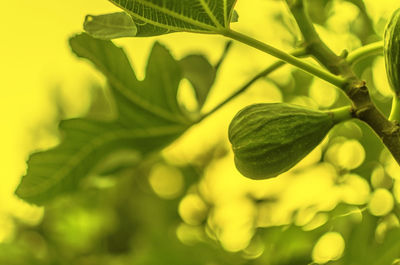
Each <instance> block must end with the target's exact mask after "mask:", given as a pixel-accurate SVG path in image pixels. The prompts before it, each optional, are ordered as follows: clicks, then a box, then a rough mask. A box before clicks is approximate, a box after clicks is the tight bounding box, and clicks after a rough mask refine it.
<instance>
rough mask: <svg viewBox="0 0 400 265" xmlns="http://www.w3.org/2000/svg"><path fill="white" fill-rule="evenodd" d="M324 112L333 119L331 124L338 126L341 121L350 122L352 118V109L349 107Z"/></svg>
mask: <svg viewBox="0 0 400 265" xmlns="http://www.w3.org/2000/svg"><path fill="white" fill-rule="evenodd" d="M326 112H328V113H330V114H331V115H332V118H333V123H334V124H338V123H340V122H343V121H347V120H350V119H352V118H354V112H353V108H352V107H351V106H346V107H340V108H337V109H331V110H327V111H326Z"/></svg>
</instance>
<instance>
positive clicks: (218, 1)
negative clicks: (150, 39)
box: [110, 0, 236, 36]
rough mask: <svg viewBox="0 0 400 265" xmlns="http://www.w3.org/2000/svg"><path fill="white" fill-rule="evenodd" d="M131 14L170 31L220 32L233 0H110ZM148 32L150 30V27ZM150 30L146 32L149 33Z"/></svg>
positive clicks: (227, 24)
mask: <svg viewBox="0 0 400 265" xmlns="http://www.w3.org/2000/svg"><path fill="white" fill-rule="evenodd" d="M110 2H112V3H113V4H115V5H116V6H118V7H120V8H122V9H123V10H125V11H126V12H128V13H129V14H130V15H132V17H134V18H135V19H138V20H140V21H143V22H144V23H149V24H151V25H153V26H155V29H156V31H155V33H156V34H155V35H158V34H159V30H158V28H163V29H165V30H166V32H165V33H168V32H170V31H189V32H200V33H219V32H221V31H224V30H225V29H227V28H229V24H230V23H231V20H232V17H233V20H235V19H236V16H234V15H233V13H234V12H233V8H234V6H235V3H236V0H208V1H205V0H168V1H164V0H110ZM147 33H150V32H149V31H148V32H147ZM150 35H151V34H149V36H150Z"/></svg>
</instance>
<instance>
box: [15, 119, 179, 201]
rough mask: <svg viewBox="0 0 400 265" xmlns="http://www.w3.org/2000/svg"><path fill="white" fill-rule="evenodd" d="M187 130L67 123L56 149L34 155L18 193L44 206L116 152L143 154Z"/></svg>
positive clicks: (173, 127)
mask: <svg viewBox="0 0 400 265" xmlns="http://www.w3.org/2000/svg"><path fill="white" fill-rule="evenodd" d="M184 129H185V128H182V127H180V126H170V127H166V126H164V127H160V128H127V127H124V126H123V125H122V124H120V123H118V122H110V123H106V122H100V121H93V120H88V119H73V120H66V121H63V122H62V123H61V124H60V130H61V132H62V133H63V134H64V135H65V137H64V138H63V139H62V143H61V144H60V145H58V146H57V147H55V148H53V149H50V150H47V151H44V152H39V153H35V154H33V155H31V157H30V158H29V160H28V173H27V175H26V176H24V178H23V179H22V181H21V184H20V185H19V187H18V189H17V191H16V194H17V195H18V196H19V197H21V198H22V199H24V200H26V201H29V202H32V203H35V204H42V203H44V202H45V201H47V200H49V199H51V198H53V197H55V196H57V195H59V194H61V193H65V192H68V191H73V190H74V189H76V188H77V186H78V184H79V181H80V180H81V179H82V178H83V177H85V176H86V175H88V174H89V173H90V172H91V170H92V169H93V168H94V167H95V166H96V165H97V164H98V163H99V162H100V161H101V160H102V158H104V157H105V156H106V155H108V154H110V153H111V152H113V151H116V150H120V149H127V148H132V149H135V150H138V151H140V152H141V153H142V154H146V153H148V152H151V151H154V150H157V149H159V148H161V147H163V146H165V144H166V143H169V142H171V141H172V140H174V139H175V138H176V136H177V135H179V134H180V133H182V132H183V131H184Z"/></svg>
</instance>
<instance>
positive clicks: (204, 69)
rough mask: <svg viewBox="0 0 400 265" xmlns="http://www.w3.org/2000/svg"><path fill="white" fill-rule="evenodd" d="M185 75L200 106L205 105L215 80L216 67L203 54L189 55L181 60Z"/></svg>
mask: <svg viewBox="0 0 400 265" xmlns="http://www.w3.org/2000/svg"><path fill="white" fill-rule="evenodd" d="M180 64H181V66H182V70H183V75H184V77H185V78H186V79H187V80H189V82H190V83H191V84H192V86H193V88H194V91H195V95H196V99H197V102H198V107H199V109H201V107H203V105H204V103H205V101H206V99H207V97H208V93H209V92H210V89H211V87H212V85H213V84H214V82H215V76H216V69H215V68H214V67H213V66H212V65H211V64H210V63H209V62H208V60H207V59H206V58H205V57H204V56H202V55H189V56H186V57H185V58H183V59H182V60H181V61H180Z"/></svg>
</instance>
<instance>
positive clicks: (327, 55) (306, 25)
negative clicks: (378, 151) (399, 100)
mask: <svg viewBox="0 0 400 265" xmlns="http://www.w3.org/2000/svg"><path fill="white" fill-rule="evenodd" d="M286 2H287V4H288V6H289V8H290V10H291V12H292V13H293V16H294V18H295V19H296V21H297V24H298V25H299V29H300V31H301V33H302V35H303V37H304V41H305V46H306V47H308V46H309V48H308V51H309V52H310V53H311V55H312V56H313V57H314V58H316V59H317V60H318V61H319V62H320V63H321V64H323V65H324V66H325V67H326V68H327V69H329V71H331V73H334V74H338V75H341V76H342V77H344V78H345V79H346V80H348V82H347V85H345V86H343V87H341V88H342V90H343V91H344V92H345V93H346V94H347V96H348V97H349V98H350V100H351V101H352V103H353V110H354V113H355V116H356V118H358V119H360V120H362V121H364V122H365V123H367V124H368V125H369V126H370V127H371V128H372V129H373V130H374V131H375V133H376V134H377V135H378V137H379V138H380V139H381V140H382V142H383V143H384V144H385V146H386V147H387V148H388V149H389V151H390V152H391V153H392V155H393V157H394V158H395V160H396V161H397V163H398V164H399V165H400V127H399V125H398V124H397V123H395V122H391V121H389V120H388V119H387V118H386V117H385V116H384V115H383V114H382V112H381V111H379V109H378V108H377V107H376V106H375V104H374V103H373V101H372V100H371V97H370V94H369V91H368V88H367V86H366V83H365V82H364V81H362V80H360V79H359V78H358V77H357V76H356V75H355V73H354V72H353V70H352V68H351V65H350V64H349V63H348V62H347V61H346V60H345V59H344V58H342V57H340V56H337V55H336V54H335V53H334V52H333V51H332V50H330V49H329V48H328V47H327V46H326V45H325V43H324V42H323V41H322V40H321V38H320V37H319V36H318V34H317V32H316V31H315V28H314V26H313V24H312V23H311V20H310V19H309V17H308V15H307V13H306V10H305V6H304V0H286ZM361 54H365V53H364V52H361V53H359V54H358V55H357V54H356V56H354V55H353V59H352V58H350V59H351V60H353V61H354V57H355V58H359V57H360V55H361Z"/></svg>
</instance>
